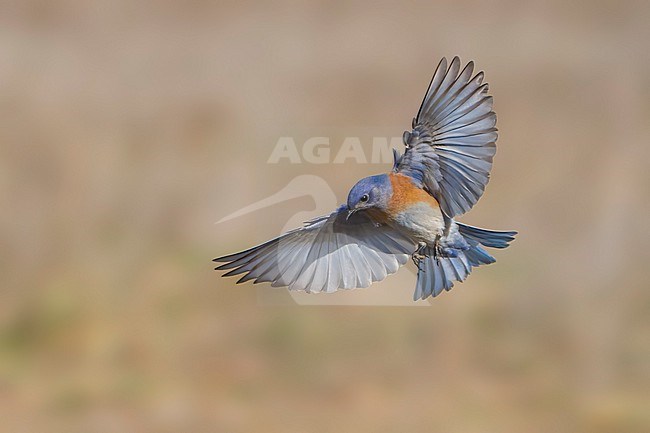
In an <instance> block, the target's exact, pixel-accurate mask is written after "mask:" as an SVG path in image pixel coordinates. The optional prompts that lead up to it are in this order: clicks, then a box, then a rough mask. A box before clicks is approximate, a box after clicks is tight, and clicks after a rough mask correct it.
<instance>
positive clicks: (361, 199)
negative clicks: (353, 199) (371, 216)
mask: <svg viewBox="0 0 650 433" xmlns="http://www.w3.org/2000/svg"><path fill="white" fill-rule="evenodd" d="M369 198H370V197H368V194H364V195H362V196H361V198H360V199H359V201H360V202H361V203H365V202H367V201H368V199H369Z"/></svg>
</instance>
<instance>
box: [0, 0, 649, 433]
mask: <svg viewBox="0 0 650 433" xmlns="http://www.w3.org/2000/svg"><path fill="white" fill-rule="evenodd" d="M649 20H650V3H649V2H647V1H623V2H621V1H581V2H566V1H551V2H544V3H542V2H520V1H501V2H491V3H485V2H478V1H446V2H408V3H406V2H384V1H359V2H355V1H353V2H341V1H321V2H303V1H274V2H259V3H246V2H235V1H220V2H207V1H189V2H172V1H142V2H128V1H108V0H105V1H83V0H77V1H75V0H70V1H55V2H50V1H16V2H3V3H2V6H0V197H2V212H0V242H1V243H2V249H1V250H0V255H1V260H0V266H1V276H2V279H1V281H2V286H1V291H0V295H1V299H2V302H0V430H2V431H7V432H37V431H40V432H53V431H62V432H127V431H138V432H148V431H151V432H181V431H183V432H229V433H230V432H253V431H255V432H268V433H272V432H282V433H285V432H293V431H296V432H298V431H299V432H331V431H338V432H352V431H354V432H434V431H444V432H500V433H503V432H549V431H552V432H576V431H585V432H612V433H619V432H647V431H650V410H648V409H649V407H650V392H649V390H650V344H649V341H650V290H648V289H649V287H648V271H647V269H648V261H649V259H650V252H649V251H650V249H649V248H648V247H649V241H650V230H648V215H649V214H650V203H649V201H648V195H649V193H650V174H649V170H648V160H649V158H650V150H649V149H650V146H649V140H650V122H648V119H650V54H649V53H650V51H649V50H648V41H650V26H649V25H648V21H649ZM456 54H458V55H460V56H461V58H462V59H463V60H464V61H468V60H470V59H473V60H475V61H476V62H477V67H478V68H479V69H484V70H485V71H486V77H487V81H488V82H489V83H490V89H491V93H492V94H493V95H494V96H495V110H496V112H497V114H498V116H499V121H498V127H499V129H500V138H499V142H498V145H499V150H498V153H497V156H496V159H495V166H494V170H493V172H492V181H491V182H490V184H489V186H488V188H487V192H486V195H485V196H484V197H483V199H482V200H481V201H480V202H479V204H478V206H477V207H476V208H475V209H474V210H473V211H472V212H471V213H470V214H468V215H467V216H466V217H464V218H463V221H465V222H468V223H471V224H476V225H480V226H483V227H489V228H494V229H516V230H519V232H520V234H519V236H518V238H517V240H516V241H515V243H514V244H513V246H512V247H511V248H509V249H507V250H503V251H496V252H495V256H496V257H497V259H498V263H497V264H496V265H492V266H489V267H484V268H481V269H479V270H477V271H475V272H474V273H473V275H472V276H471V277H470V278H469V279H468V281H467V282H465V283H464V284H457V285H456V287H455V288H454V290H453V291H452V292H451V293H446V294H443V295H442V296H441V297H439V298H436V299H435V300H434V301H433V302H431V306H429V307H426V308H408V307H374V308H373V307H324V306H320V307H297V306H289V305H285V306H277V307H271V306H264V305H261V304H260V303H259V299H258V288H257V287H253V286H252V285H244V286H235V285H234V280H232V279H222V278H220V277H219V274H218V273H216V272H214V271H213V270H212V263H210V259H212V258H213V257H215V256H217V255H221V254H225V253H228V252H233V251H236V250H237V249H241V248H243V247H247V246H250V245H252V244H255V243H257V242H260V241H263V240H265V239H267V238H269V237H271V236H274V235H276V234H278V233H279V232H280V230H281V228H282V227H283V226H284V225H285V224H286V222H287V221H288V219H289V218H291V216H292V215H295V214H296V213H297V212H300V211H304V210H310V209H313V207H314V204H313V203H312V201H311V200H310V199H309V198H308V197H303V198H298V199H295V200H291V201H289V202H287V203H284V204H282V205H277V206H273V207H271V208H268V209H265V210H264V211H260V212H257V213H254V214H250V215H248V216H246V217H242V218H240V219H238V220H236V221H230V222H227V223H223V224H218V225H215V224H214V222H215V221H217V220H219V219H220V218H222V217H223V216H225V215H227V214H229V213H231V212H233V211H235V210H237V209H239V208H241V207H243V206H245V205H248V204H250V203H252V202H255V201H257V200H260V199H262V198H264V197H267V196H269V195H270V194H273V193H275V192H277V191H279V190H281V189H282V188H283V187H284V186H285V185H287V183H288V182H289V181H290V180H291V179H293V178H294V177H295V176H298V175H301V174H316V175H318V176H320V177H322V178H323V179H325V180H326V181H327V182H328V183H329V185H330V186H331V187H332V189H333V191H334V192H335V193H336V194H337V198H338V199H339V201H342V200H343V199H344V198H345V197H346V194H347V191H348V188H349V187H350V186H351V185H352V184H354V182H355V181H356V180H357V179H358V178H360V177H362V176H366V175H369V174H373V173H377V172H382V171H386V170H387V169H388V166H386V165H377V164H374V165H373V164H365V165H357V164H354V162H350V163H349V164H345V165H332V164H327V165H312V164H295V165H292V164H289V163H286V162H285V163H282V164H278V165H273V164H267V163H266V162H267V159H268V158H269V155H270V152H271V150H272V148H273V147H274V145H275V143H276V140H277V138H278V137H280V136H289V135H292V134H297V135H300V136H304V135H305V134H313V135H327V134H339V135H340V134H344V133H345V132H344V131H347V130H350V131H358V130H359V128H362V129H363V130H364V131H373V130H376V131H378V132H379V134H378V135H381V134H394V135H397V136H399V135H401V133H402V131H403V130H404V129H406V128H407V127H408V126H409V125H410V121H411V117H412V116H413V115H414V114H415V112H416V110H417V108H418V104H419V102H420V100H421V98H422V95H423V92H424V91H425V88H426V85H427V84H428V81H429V79H430V76H431V74H432V73H433V70H434V68H435V66H436V64H437V62H438V60H439V59H440V57H442V56H447V57H448V58H449V57H451V56H453V55H456ZM333 131H334V132H333ZM334 146H335V145H333V151H334V150H335V147H334ZM393 278H394V279H392V280H391V279H390V278H389V279H388V280H387V281H388V282H387V284H392V286H391V287H393V288H394V290H399V291H400V293H401V294H402V295H403V297H404V298H405V299H407V300H408V299H410V297H411V294H412V290H413V287H414V284H415V281H414V277H413V275H412V274H410V273H408V272H403V273H400V275H397V276H395V277H393ZM390 281H393V283H390ZM396 281H397V282H398V283H399V284H395V282H396ZM261 290H272V289H270V288H268V287H262V288H261ZM372 290H380V289H378V288H375V287H374V286H373V287H371V288H370V289H368V293H370V294H372ZM337 296H338V294H337ZM343 296H345V294H343Z"/></svg>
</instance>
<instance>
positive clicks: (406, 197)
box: [388, 173, 440, 215]
mask: <svg viewBox="0 0 650 433" xmlns="http://www.w3.org/2000/svg"><path fill="white" fill-rule="evenodd" d="M388 177H389V178H390V183H391V185H392V187H393V196H392V197H391V200H390V202H389V203H388V213H389V214H390V215H397V214H398V213H400V212H401V211H403V210H405V209H407V208H408V207H410V206H411V205H412V204H414V203H423V202H424V203H429V204H430V205H431V207H434V208H437V207H440V205H439V204H438V201H437V200H436V199H435V198H433V197H431V196H430V195H429V193H428V192H426V191H425V190H423V189H422V188H418V187H417V186H416V185H415V184H414V183H413V181H412V180H411V178H410V177H408V176H405V175H403V174H396V173H390V174H389V175H388Z"/></svg>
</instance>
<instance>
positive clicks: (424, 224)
mask: <svg viewBox="0 0 650 433" xmlns="http://www.w3.org/2000/svg"><path fill="white" fill-rule="evenodd" d="M394 221H395V224H396V225H398V226H399V227H400V228H402V229H403V230H405V231H407V232H408V233H409V234H410V235H411V236H413V237H414V238H415V239H416V240H418V241H421V242H426V243H427V244H429V245H432V244H433V242H434V241H435V240H436V237H437V236H439V235H442V233H443V230H444V228H445V223H444V220H443V219H442V213H441V212H440V208H433V207H431V206H429V204H428V203H420V204H416V205H413V206H411V207H409V208H408V209H406V210H404V211H402V212H400V213H398V214H397V216H396V217H395V218H394Z"/></svg>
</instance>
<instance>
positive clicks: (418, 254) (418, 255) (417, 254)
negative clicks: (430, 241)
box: [411, 242, 429, 271]
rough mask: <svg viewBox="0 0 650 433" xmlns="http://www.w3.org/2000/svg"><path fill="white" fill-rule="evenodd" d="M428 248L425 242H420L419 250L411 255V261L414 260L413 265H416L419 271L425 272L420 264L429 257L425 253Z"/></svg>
mask: <svg viewBox="0 0 650 433" xmlns="http://www.w3.org/2000/svg"><path fill="white" fill-rule="evenodd" d="M426 247H427V244H426V243H425V242H420V243H419V244H418V248H417V249H416V250H415V251H414V252H413V254H412V255H411V259H412V260H413V263H415V266H416V267H417V268H418V271H423V269H422V268H421V267H420V264H421V263H422V260H424V259H426V258H428V257H429V256H428V255H427V254H425V253H424V250H425V248H426Z"/></svg>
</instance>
